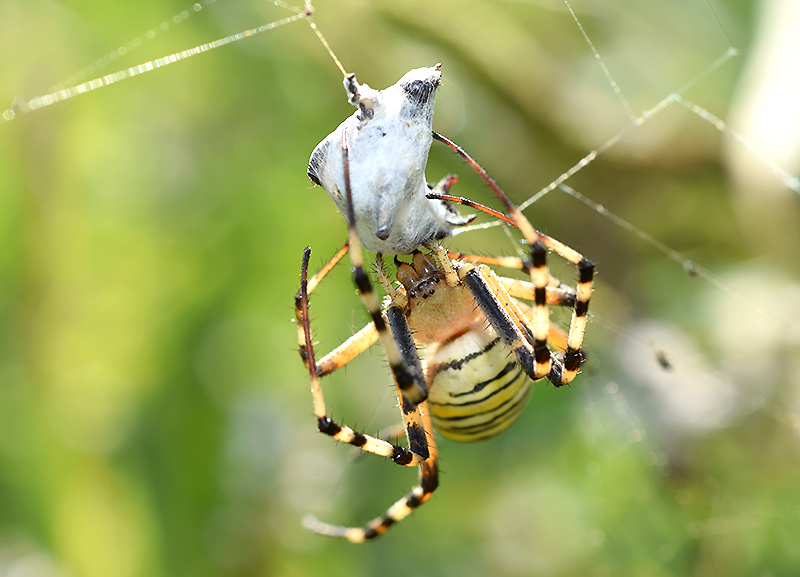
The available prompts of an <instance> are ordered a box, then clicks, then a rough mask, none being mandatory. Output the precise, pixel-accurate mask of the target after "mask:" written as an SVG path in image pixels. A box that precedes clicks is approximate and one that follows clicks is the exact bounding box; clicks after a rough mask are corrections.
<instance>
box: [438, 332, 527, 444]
mask: <svg viewBox="0 0 800 577" xmlns="http://www.w3.org/2000/svg"><path fill="white" fill-rule="evenodd" d="M428 382H429V387H430V390H429V394H428V406H429V407H430V411H431V418H432V420H433V426H434V428H436V430H437V431H439V433H441V434H442V435H444V436H445V437H448V438H450V439H454V440H457V441H482V440H484V439H490V438H492V437H494V436H496V435H499V434H500V433H502V432H503V431H505V430H506V429H507V428H508V427H509V426H510V425H511V423H513V422H514V421H515V420H516V419H517V417H518V416H519V415H520V413H522V410H523V409H524V408H525V403H526V402H527V400H528V395H529V393H530V388H531V380H530V379H529V378H528V376H527V375H526V374H525V372H524V371H523V370H522V369H521V368H520V366H519V365H518V364H517V363H516V362H515V361H514V357H513V356H512V355H510V354H509V352H508V349H507V348H506V347H505V346H504V345H503V343H502V341H501V340H500V339H499V338H498V336H497V335H496V334H495V332H494V331H493V330H492V329H491V327H488V328H487V327H486V326H485V325H482V324H481V326H480V328H479V329H478V328H476V329H473V330H471V331H468V332H466V333H464V334H462V335H460V336H459V337H457V338H456V339H454V340H452V341H450V342H449V343H447V344H446V345H444V346H442V347H439V348H438V349H437V350H436V351H435V353H434V354H433V358H430V359H429V360H428Z"/></svg>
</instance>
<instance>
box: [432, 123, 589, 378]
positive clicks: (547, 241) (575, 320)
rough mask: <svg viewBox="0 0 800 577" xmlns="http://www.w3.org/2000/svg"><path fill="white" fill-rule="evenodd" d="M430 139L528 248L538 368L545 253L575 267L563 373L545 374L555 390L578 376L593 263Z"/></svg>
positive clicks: (542, 346)
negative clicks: (487, 191)
mask: <svg viewBox="0 0 800 577" xmlns="http://www.w3.org/2000/svg"><path fill="white" fill-rule="evenodd" d="M433 138H434V139H436V140H438V141H440V142H442V143H444V144H446V145H447V146H449V147H450V148H452V149H453V150H454V151H455V152H456V153H457V154H458V155H459V156H461V157H462V158H463V159H464V160H466V161H467V163H468V164H469V165H470V166H471V167H472V168H473V169H474V170H475V171H476V172H477V173H478V174H479V175H480V176H481V178H482V179H483V180H484V181H485V182H486V183H487V184H488V185H489V187H490V188H491V189H492V191H494V193H495V195H496V196H497V198H499V199H500V201H501V202H502V203H503V204H504V205H505V207H506V209H507V210H508V212H509V214H510V216H511V218H512V219H513V220H514V223H515V226H516V227H517V228H519V230H520V232H521V233H522V236H523V238H524V239H525V241H526V242H527V243H528V245H529V246H530V252H531V264H530V267H529V268H530V275H531V282H532V284H533V287H534V304H535V307H534V319H533V348H534V356H535V360H536V364H537V365H539V366H547V364H548V363H549V362H550V351H549V349H548V348H547V335H548V331H549V326H550V323H549V311H548V309H547V296H546V289H547V286H548V284H549V279H550V275H549V274H548V272H547V250H548V249H549V250H551V251H553V252H555V253H556V254H558V255H560V256H562V257H563V258H565V259H566V260H568V261H569V262H571V263H573V264H574V265H576V266H577V267H578V284H577V287H576V291H575V293H576V301H575V308H574V309H573V313H572V319H571V321H570V326H569V333H568V339H567V340H568V346H567V350H566V351H565V352H564V366H563V370H561V371H560V372H559V370H560V367H558V365H554V369H555V370H554V371H551V372H550V374H549V377H550V380H551V381H552V382H553V384H554V385H556V386H557V387H558V386H561V385H565V384H568V383H569V382H571V381H572V379H574V378H575V375H577V374H578V369H579V368H580V365H581V362H582V361H583V355H582V354H581V345H582V344H583V335H584V332H585V330H586V316H587V313H588V312H589V299H590V297H591V295H592V287H593V278H594V263H592V262H591V261H589V260H588V259H586V258H585V257H584V256H583V255H581V254H580V253H579V252H578V251H576V250H573V249H572V248H570V247H568V246H567V245H565V244H563V243H561V242H559V241H557V240H555V239H554V238H551V237H549V236H547V235H544V234H542V233H540V232H538V231H537V230H536V229H534V228H533V226H532V225H531V223H530V222H529V221H528V219H527V218H526V217H525V216H524V215H523V214H522V212H521V211H520V210H519V209H518V208H517V207H516V205H515V204H514V203H513V202H511V200H510V199H509V198H508V195H506V193H505V192H504V191H503V189H501V188H500V186H499V185H498V184H497V183H496V182H495V181H494V179H493V178H492V177H491V176H489V174H488V173H487V172H486V170H485V169H484V168H483V167H482V166H481V165H480V164H478V163H477V162H476V161H475V160H474V159H473V158H472V157H471V156H470V155H469V154H468V153H467V152H466V151H465V150H464V149H463V148H461V147H460V146H459V145H458V144H456V143H455V142H453V141H451V140H450V139H448V138H446V137H444V136H442V135H441V134H439V133H437V132H433ZM534 380H535V378H534Z"/></svg>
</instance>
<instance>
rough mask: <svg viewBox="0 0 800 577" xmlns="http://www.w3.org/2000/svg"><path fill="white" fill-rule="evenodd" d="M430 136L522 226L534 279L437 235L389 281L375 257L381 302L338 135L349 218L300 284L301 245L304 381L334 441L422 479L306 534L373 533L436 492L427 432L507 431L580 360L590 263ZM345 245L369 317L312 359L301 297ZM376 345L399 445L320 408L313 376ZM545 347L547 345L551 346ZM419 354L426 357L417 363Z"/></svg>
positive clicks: (523, 263) (312, 524)
mask: <svg viewBox="0 0 800 577" xmlns="http://www.w3.org/2000/svg"><path fill="white" fill-rule="evenodd" d="M433 137H434V138H436V139H437V140H440V141H441V142H444V143H446V144H448V145H449V146H451V147H452V148H453V149H454V150H455V151H456V152H457V153H458V154H460V155H461V156H462V157H463V158H464V159H465V160H467V162H468V163H469V164H470V165H472V166H473V167H474V168H475V169H476V170H477V171H478V172H479V173H480V174H481V176H482V177H483V178H484V180H486V182H487V183H488V184H489V186H490V187H491V188H492V190H493V191H494V192H495V194H496V195H497V196H498V198H500V200H501V201H502V202H503V203H504V204H505V206H506V208H507V209H508V211H509V213H510V216H505V215H501V214H499V213H496V212H494V211H491V210H490V209H486V210H487V211H489V212H491V213H492V214H495V215H496V216H501V217H503V218H504V219H505V220H506V221H507V222H509V223H510V224H513V225H514V226H515V227H517V228H518V229H519V230H520V231H521V233H522V236H523V237H524V239H525V241H526V242H527V244H528V245H529V247H530V260H529V261H528V260H527V259H526V260H522V259H518V260H517V261H516V265H517V266H518V267H519V268H522V269H523V270H526V271H529V272H530V277H531V282H530V283H528V282H521V281H516V280H511V279H505V278H501V277H498V276H497V275H496V274H495V273H494V272H493V271H492V270H491V269H490V268H489V267H488V266H486V265H485V264H481V263H478V262H467V261H465V260H463V259H460V258H451V255H449V254H448V252H447V251H446V250H445V249H444V248H443V247H442V246H440V245H439V244H438V243H436V242H435V241H434V240H425V241H423V242H422V243H421V245H420V246H419V247H415V249H414V250H412V251H407V252H410V254H411V258H410V262H402V261H400V260H399V259H397V257H395V259H396V264H397V275H396V279H397V285H395V284H394V283H392V282H391V279H390V278H389V276H388V273H387V272H386V269H385V266H384V261H383V256H382V254H381V253H380V252H379V253H378V254H377V256H376V272H377V279H378V282H379V284H380V285H381V286H382V287H383V289H384V291H385V292H386V295H387V297H386V300H385V302H384V303H383V305H381V302H380V300H379V298H378V296H377V294H376V292H375V291H374V289H373V285H372V282H371V281H370V278H369V276H368V274H367V273H366V272H365V270H364V261H363V254H362V248H361V241H360V238H359V234H358V230H357V221H356V215H355V211H354V208H353V191H352V185H351V174H350V161H349V155H350V145H349V140H348V138H349V136H348V131H346V130H344V131H341V144H340V148H339V150H340V152H341V159H342V160H341V166H342V183H343V188H344V190H343V191H338V192H339V194H340V195H341V197H343V198H342V202H343V204H344V206H345V207H346V212H347V221H348V226H349V233H348V244H346V245H345V246H344V247H343V248H342V249H341V250H340V251H339V252H338V253H337V254H336V255H335V256H334V258H333V259H331V261H330V262H329V263H328V264H327V265H326V266H325V267H323V268H322V269H321V270H320V271H319V272H318V273H317V274H316V275H314V276H313V277H312V278H311V279H309V278H308V260H309V255H310V252H311V249H310V248H308V247H307V248H306V250H305V253H304V256H303V264H302V269H301V288H300V291H299V292H298V293H297V296H296V298H295V307H296V314H297V321H298V330H299V344H300V351H301V355H302V357H303V359H304V361H305V363H306V366H307V367H308V370H309V374H310V378H311V393H312V397H313V401H314V412H315V415H316V418H317V426H318V428H319V430H320V431H321V432H322V433H325V434H326V435H329V436H331V437H333V438H334V439H336V440H337V441H340V442H343V443H347V444H350V445H353V446H355V447H358V448H360V449H361V450H363V451H365V452H369V453H374V454H376V455H380V456H382V457H386V458H389V459H391V460H393V461H394V462H395V463H397V464H399V465H403V466H415V467H418V468H419V483H418V484H417V485H416V486H414V487H413V488H412V489H411V491H410V492H409V493H407V494H406V495H405V496H404V497H402V498H401V499H400V500H398V501H397V502H396V503H395V504H394V505H392V506H391V507H389V509H388V510H387V511H386V513H385V514H383V515H381V516H380V517H377V518H375V519H373V520H371V521H369V522H368V523H366V524H365V525H364V526H362V527H340V526H335V525H330V524H327V523H323V522H320V521H318V520H317V519H314V518H308V519H306V522H305V524H306V526H307V527H308V528H309V529H311V530H312V531H315V532H317V533H321V534H324V535H329V536H332V537H340V538H344V539H347V540H348V541H351V542H363V541H365V540H367V539H371V538H374V537H377V536H379V535H382V534H383V533H385V532H386V530H387V529H388V528H389V527H390V526H392V525H393V524H395V523H397V522H398V521H400V520H402V519H404V518H405V517H406V516H407V515H408V514H409V513H410V512H411V511H412V510H413V509H415V508H416V507H418V506H420V505H421V504H422V503H424V502H425V501H427V500H428V499H429V498H430V496H431V494H432V493H433V491H434V490H435V489H436V487H437V485H438V458H437V450H436V445H435V442H434V437H433V431H434V430H437V431H438V432H439V433H441V434H442V435H443V436H445V437H450V438H452V439H456V440H462V441H477V440H481V439H488V438H490V437H493V436H495V435H497V434H499V433H501V432H502V431H504V430H505V429H506V428H508V426H509V425H510V424H511V423H512V422H513V421H514V420H515V419H516V418H517V417H518V416H519V414H520V413H521V412H522V410H523V408H524V406H525V402H526V400H527V398H528V394H529V392H530V386H531V383H532V381H536V380H540V379H543V378H545V377H547V378H549V380H550V381H551V382H553V384H555V385H556V386H561V385H563V384H566V383H568V382H570V381H571V380H572V378H573V377H574V376H575V375H576V374H577V371H578V368H579V366H580V364H581V360H582V355H581V352H580V348H581V344H582V341H583V334H584V329H585V326H586V314H587V310H588V305H589V297H590V295H591V292H592V278H593V274H594V265H593V264H592V263H591V262H589V261H588V260H587V259H585V258H583V256H581V255H580V254H579V253H578V252H576V251H574V250H573V249H571V248H569V247H567V246H565V245H563V244H562V243H560V242H558V241H556V240H554V239H552V238H550V237H548V236H546V235H544V234H541V233H539V232H537V231H536V230H535V229H534V228H533V227H532V226H531V225H530V223H529V222H528V220H527V219H526V218H525V217H524V216H523V215H522V213H521V212H520V211H519V210H517V208H516V207H515V206H514V205H513V203H511V201H510V200H509V199H508V197H507V196H506V195H505V193H504V192H503V191H502V190H501V189H500V188H499V187H498V186H497V184H496V183H495V182H494V181H493V180H492V179H491V178H490V177H489V176H488V174H486V172H485V171H484V170H483V169H482V168H481V167H480V166H479V165H478V164H477V163H475V161H474V160H472V158H471V157H469V155H467V153H466V152H464V151H463V149H461V148H460V147H458V146H457V145H455V144H453V143H452V142H450V141H449V140H447V139H446V138H444V137H442V136H440V135H438V134H436V133H433ZM326 154H330V151H328V152H326ZM312 158H313V157H312ZM312 178H313V177H312ZM448 187H449V185H448V184H447V183H445V185H443V186H440V187H436V188H434V189H433V192H429V194H428V197H429V198H435V199H438V200H442V201H448V202H452V201H455V202H459V203H461V204H467V205H469V206H473V207H478V208H481V209H483V208H485V207H481V206H480V205H478V204H477V203H473V202H470V201H468V200H466V199H460V198H457V197H452V196H449V195H447V194H441V193H440V192H441V191H442V190H444V192H445V193H446V192H447V188H448ZM329 193H330V191H329ZM421 248H424V249H426V250H427V252H423V251H421V250H419V249H421ZM348 250H349V252H350V259H351V262H352V267H353V281H354V283H355V285H356V288H357V289H358V292H359V294H360V297H361V300H362V302H363V304H364V306H365V308H366V309H367V311H368V312H369V314H370V317H371V319H372V320H371V322H370V323H369V324H368V325H367V326H366V327H364V328H363V329H361V330H360V331H359V332H358V333H356V334H355V335H354V336H353V337H351V338H350V339H348V340H347V341H346V342H345V343H343V344H342V345H341V346H339V347H338V348H336V349H335V350H334V351H332V352H331V353H329V354H328V355H326V356H325V357H323V358H322V359H321V360H320V361H319V362H317V360H316V355H315V351H314V347H313V342H312V336H311V329H310V326H309V313H308V311H309V303H308V299H309V294H310V293H311V292H312V291H313V290H314V288H315V287H316V286H317V284H318V283H319V282H320V281H321V280H322V278H323V277H324V276H325V275H326V274H327V273H328V272H329V271H330V270H331V268H332V267H333V266H334V265H335V264H336V262H337V261H338V260H339V259H341V258H342V257H343V256H344V254H346V252H347V251H348ZM548 250H550V251H552V252H555V253H557V254H559V255H561V256H562V257H564V258H565V259H567V260H568V261H570V262H572V263H574V264H575V265H576V266H577V267H578V270H579V281H578V285H577V289H576V290H573V289H571V288H569V287H566V286H565V285H563V284H561V283H560V282H558V281H557V280H555V279H554V278H552V277H551V276H550V275H549V273H548V270H547V263H546V257H547V252H548ZM519 298H521V299H527V300H531V301H533V305H532V306H527V305H524V304H523V303H522V302H520V301H519V300H517V299H519ZM548 305H555V306H567V307H572V308H573V314H572V320H571V323H570V329H569V333H568V334H566V335H565V334H564V333H563V332H562V331H560V330H559V329H558V328H556V327H554V326H553V325H551V323H550V320H549V310H548ZM378 340H380V342H381V345H382V346H383V349H384V351H385V354H386V357H387V360H388V363H389V367H390V369H391V372H392V375H393V377H394V381H395V385H396V389H397V396H398V400H399V403H400V407H401V413H402V418H403V427H404V429H405V434H406V438H407V442H408V448H405V447H402V446H400V445H397V444H394V443H391V442H389V441H387V440H383V439H380V438H377V437H373V436H370V435H366V434H363V433H361V432H358V431H355V430H353V429H351V428H350V427H347V426H344V425H341V424H339V423H337V422H335V421H334V420H333V419H331V418H330V416H329V415H328V412H327V409H326V406H325V401H324V398H323V393H322V389H321V387H320V377H323V376H325V375H327V374H329V373H331V372H332V371H334V370H336V369H338V368H340V367H342V366H344V365H345V364H346V363H348V362H349V361H350V360H352V359H353V358H355V357H356V356H357V355H358V354H360V353H361V352H363V351H364V350H366V349H367V348H368V347H369V346H370V345H372V344H373V343H374V342H376V341H378ZM548 343H550V345H551V346H552V347H553V349H555V350H553V351H551V349H550V348H549V347H548ZM418 348H419V349H421V350H422V351H423V356H422V358H421V357H420V354H419V352H418Z"/></svg>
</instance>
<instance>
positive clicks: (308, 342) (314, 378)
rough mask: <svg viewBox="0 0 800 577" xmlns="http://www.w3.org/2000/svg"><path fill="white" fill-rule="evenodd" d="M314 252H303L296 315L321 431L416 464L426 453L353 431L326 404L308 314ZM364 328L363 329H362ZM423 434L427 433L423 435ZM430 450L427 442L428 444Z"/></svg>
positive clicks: (384, 454)
mask: <svg viewBox="0 0 800 577" xmlns="http://www.w3.org/2000/svg"><path fill="white" fill-rule="evenodd" d="M310 256H311V248H310V247H306V249H305V251H304V252H303V265H302V268H301V270H300V292H299V293H298V296H297V303H296V308H297V316H298V321H299V324H300V331H301V333H302V334H303V339H304V354H303V358H304V360H305V363H306V367H307V368H308V373H309V375H310V377H311V396H312V399H313V401H314V414H315V416H316V417H317V427H318V428H319V430H320V432H322V433H325V434H326V435H329V436H331V437H333V438H334V439H336V440H337V441H340V442H342V443H347V444H349V445H353V446H355V447H358V448H360V449H361V450H363V451H366V452H368V453H373V454H375V455H380V456H382V457H386V458H388V459H391V460H392V461H394V462H395V463H397V464H398V465H405V466H415V465H419V464H420V463H421V462H422V461H423V460H424V458H426V457H427V454H426V455H425V457H422V456H420V455H419V454H416V453H414V452H413V451H410V450H408V449H406V448H404V447H401V446H399V445H394V444H392V443H389V442H387V441H384V440H383V439H378V438H376V437H373V436H371V435H365V434H363V433H359V432H358V431H354V430H353V429H351V428H350V427H348V426H346V425H341V424H339V423H337V422H336V421H334V420H333V419H331V418H330V417H329V416H328V410H327V407H326V405H325V398H324V396H323V394H322V388H321V387H320V382H319V369H318V367H317V361H316V355H315V353H314V343H313V340H312V337H311V326H310V324H309V316H308V284H309V282H308V259H309V257H310ZM362 332H363V330H362ZM423 438H424V435H423ZM426 453H427V445H426Z"/></svg>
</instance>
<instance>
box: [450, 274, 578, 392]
mask: <svg viewBox="0 0 800 577" xmlns="http://www.w3.org/2000/svg"><path fill="white" fill-rule="evenodd" d="M458 274H459V278H460V279H461V280H462V282H463V283H464V285H466V287H467V288H468V289H469V290H470V292H471V293H472V296H473V298H474V299H475V302H476V303H477V304H478V306H479V307H480V309H481V312H483V315H484V316H485V317H486V320H487V321H489V324H490V325H492V328H493V329H494V330H495V332H496V333H497V335H498V336H499V337H500V339H501V340H502V341H503V343H504V344H505V345H506V347H508V349H509V351H510V352H511V354H512V355H514V358H515V359H516V361H517V363H519V365H520V367H522V370H524V371H525V373H526V374H527V375H528V376H529V377H530V378H531V379H532V380H534V381H538V380H539V379H542V378H544V377H548V376H549V377H550V379H551V380H553V379H554V378H555V379H556V380H557V379H558V378H560V373H561V368H562V367H561V364H560V363H559V361H558V359H556V358H554V357H553V355H552V353H551V352H550V349H549V348H547V337H548V336H549V332H550V322H549V320H547V319H545V322H546V324H545V326H544V335H540V334H537V327H536V322H537V321H538V322H540V323H541V320H542V319H541V317H539V318H537V314H539V313H540V309H541V307H539V306H536V307H534V311H533V312H534V319H533V321H534V323H533V325H531V323H530V322H529V320H528V318H527V317H526V316H525V314H524V313H523V312H522V310H521V309H520V308H519V306H518V305H517V303H516V301H515V300H514V299H513V298H511V295H510V294H509V293H508V291H507V290H506V289H505V287H504V286H503V284H502V283H501V282H500V280H499V279H498V278H497V276H496V275H495V274H494V272H492V270H491V269H490V268H488V267H486V266H483V265H479V266H477V267H476V266H474V265H471V264H468V265H464V266H462V267H460V268H459V270H458ZM535 290H536V292H537V296H538V294H539V292H542V293H544V291H538V289H535ZM537 305H538V303H537ZM545 311H547V308H546V307H545Z"/></svg>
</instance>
